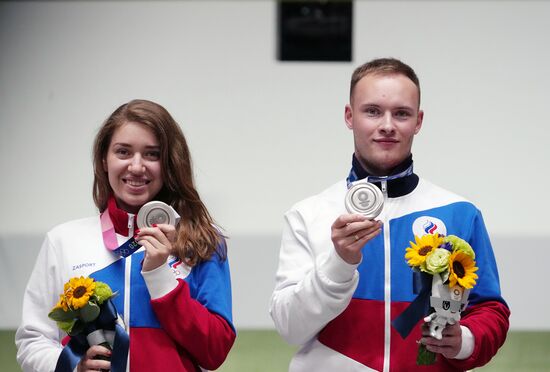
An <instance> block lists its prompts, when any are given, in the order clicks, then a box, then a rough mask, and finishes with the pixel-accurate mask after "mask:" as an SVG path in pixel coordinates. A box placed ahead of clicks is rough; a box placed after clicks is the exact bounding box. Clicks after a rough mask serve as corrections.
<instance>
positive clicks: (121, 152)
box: [115, 147, 130, 156]
mask: <svg viewBox="0 0 550 372" xmlns="http://www.w3.org/2000/svg"><path fill="white" fill-rule="evenodd" d="M115 154H117V155H119V156H128V155H129V154H130V151H128V150H127V149H125V148H124V147H121V148H118V149H116V150H115Z"/></svg>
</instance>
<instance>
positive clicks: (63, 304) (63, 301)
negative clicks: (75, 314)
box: [54, 294, 69, 312]
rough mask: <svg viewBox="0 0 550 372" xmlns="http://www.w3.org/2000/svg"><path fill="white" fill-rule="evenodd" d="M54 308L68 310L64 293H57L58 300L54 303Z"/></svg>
mask: <svg viewBox="0 0 550 372" xmlns="http://www.w3.org/2000/svg"><path fill="white" fill-rule="evenodd" d="M54 309H63V311H65V312H67V311H69V306H68V305H67V300H66V299H65V295H64V294H62V295H59V301H58V302H57V304H56V305H55V308H54Z"/></svg>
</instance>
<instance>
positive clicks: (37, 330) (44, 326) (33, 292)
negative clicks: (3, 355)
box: [15, 236, 62, 372]
mask: <svg viewBox="0 0 550 372" xmlns="http://www.w3.org/2000/svg"><path fill="white" fill-rule="evenodd" d="M58 264H59V263H58V262H57V259H56V255H55V251H54V249H53V247H52V244H51V243H50V240H49V237H48V236H47V237H46V239H45V240H44V243H43V244H42V248H41V250H40V253H39V254H38V258H37V260H36V263H35V265H34V268H33V271H32V273H31V277H30V279H29V282H28V284H27V288H26V290H25V294H24V297H23V311H22V313H21V324H20V326H19V328H18V329H17V332H16V334H15V344H16V346H17V361H18V363H19V365H20V366H21V369H22V370H23V371H25V372H30V371H33V372H47V371H53V370H54V369H55V366H56V363H57V359H58V357H59V354H60V353H61V350H62V346H61V344H60V338H61V332H60V331H59V330H58V328H57V325H56V323H55V322H54V321H53V320H51V319H49V318H48V313H49V312H50V310H51V309H52V307H53V306H54V305H55V304H56V303H57V300H58V296H59V294H60V293H62V288H56V283H60V282H61V278H60V277H59V273H58V272H57V270H56V267H57V266H58Z"/></svg>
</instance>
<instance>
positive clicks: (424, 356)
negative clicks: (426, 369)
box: [416, 344, 436, 366]
mask: <svg viewBox="0 0 550 372" xmlns="http://www.w3.org/2000/svg"><path fill="white" fill-rule="evenodd" d="M435 357H436V355H435V353H434V352H431V351H429V350H428V349H426V345H424V344H420V345H419V346H418V354H417V356H416V364H417V365H419V366H429V365H431V364H434V363H435V359H436V358H435Z"/></svg>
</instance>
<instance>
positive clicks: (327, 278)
mask: <svg viewBox="0 0 550 372" xmlns="http://www.w3.org/2000/svg"><path fill="white" fill-rule="evenodd" d="M327 228H328V229H330V227H327ZM310 233H313V232H311V231H308V228H307V226H306V224H305V222H304V219H303V218H302V216H301V215H300V213H299V212H298V211H296V210H291V211H289V212H287V214H286V215H285V225H284V228H283V236H282V243H281V250H280V255H279V268H278V270H277V274H276V284H275V290H274V292H273V294H272V297H271V303H270V314H271V317H272V318H273V321H274V323H275V327H276V328H277V330H278V332H279V333H280V334H281V336H282V337H283V338H284V339H285V340H286V341H287V342H289V343H291V344H297V345H301V344H305V343H306V342H308V341H310V340H311V339H313V338H314V337H315V336H316V335H317V333H319V331H320V330H321V329H322V328H323V327H324V326H325V325H326V324H327V323H328V322H330V321H331V320H332V319H334V318H335V317H336V316H337V315H339V314H340V313H341V312H342V311H344V310H345V309H346V307H347V306H348V304H349V302H350V301H351V297H352V295H353V292H354V291H355V288H356V287H357V284H358V281H359V274H358V273H357V270H356V268H357V266H358V265H349V264H347V263H346V262H345V261H344V260H342V259H341V258H340V256H339V255H338V254H337V253H336V251H335V250H334V247H333V245H332V242H330V240H329V242H330V243H329V244H326V246H323V247H317V248H318V249H317V252H316V251H315V250H314V249H313V247H312V245H311V243H310V236H309V234H310ZM315 233H319V234H327V236H330V231H317V230H316V231H315Z"/></svg>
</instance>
